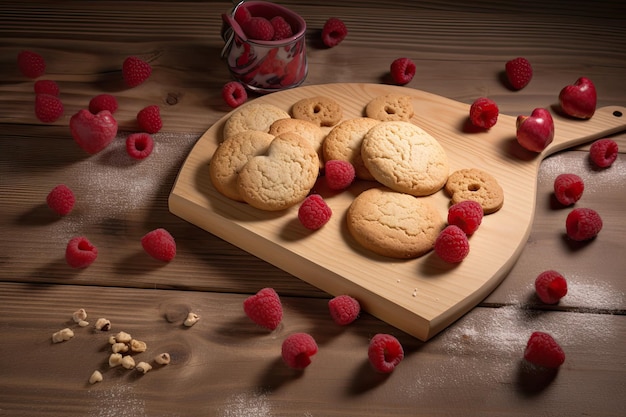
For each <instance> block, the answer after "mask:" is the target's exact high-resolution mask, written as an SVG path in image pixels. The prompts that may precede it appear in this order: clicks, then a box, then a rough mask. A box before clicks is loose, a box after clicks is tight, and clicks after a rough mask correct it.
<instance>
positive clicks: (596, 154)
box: [589, 139, 619, 168]
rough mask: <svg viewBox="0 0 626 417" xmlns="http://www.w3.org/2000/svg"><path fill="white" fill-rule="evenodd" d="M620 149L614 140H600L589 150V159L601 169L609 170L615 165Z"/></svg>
mask: <svg viewBox="0 0 626 417" xmlns="http://www.w3.org/2000/svg"><path fill="white" fill-rule="evenodd" d="M618 152H619V148H618V146H617V142H615V141H614V140H613V139H599V140H597V141H595V142H594V143H592V144H591V147H590V148H589V158H590V159H591V162H593V163H594V164H596V166H598V167H600V168H607V167H610V166H611V165H613V162H615V160H616V159H617V153H618Z"/></svg>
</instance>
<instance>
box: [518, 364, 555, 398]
mask: <svg viewBox="0 0 626 417" xmlns="http://www.w3.org/2000/svg"><path fill="white" fill-rule="evenodd" d="M558 372H559V371H558V369H550V368H543V367H540V366H535V365H533V364H531V363H529V362H527V361H525V360H521V361H520V362H519V363H518V366H517V375H516V380H515V385H516V389H517V391H519V392H520V393H522V394H523V395H525V396H528V397H532V396H535V395H539V394H541V393H542V392H543V391H544V390H545V389H546V388H547V387H548V386H549V385H550V384H551V383H552V381H554V379H555V378H556V376H557V374H558Z"/></svg>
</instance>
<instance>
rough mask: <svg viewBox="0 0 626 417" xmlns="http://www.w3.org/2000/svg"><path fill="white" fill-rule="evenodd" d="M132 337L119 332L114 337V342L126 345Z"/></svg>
mask: <svg viewBox="0 0 626 417" xmlns="http://www.w3.org/2000/svg"><path fill="white" fill-rule="evenodd" d="M132 339H133V338H132V336H131V335H130V334H128V333H126V332H119V333H118V334H116V335H115V340H116V341H117V342H118V343H128V342H130V341H131V340H132Z"/></svg>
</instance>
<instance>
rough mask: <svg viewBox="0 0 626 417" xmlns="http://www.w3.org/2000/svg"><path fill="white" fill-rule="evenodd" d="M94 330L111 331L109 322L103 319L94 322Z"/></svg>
mask: <svg viewBox="0 0 626 417" xmlns="http://www.w3.org/2000/svg"><path fill="white" fill-rule="evenodd" d="M96 330H102V331H103V332H106V331H109V330H111V321H110V320H107V319H105V318H99V319H98V320H96Z"/></svg>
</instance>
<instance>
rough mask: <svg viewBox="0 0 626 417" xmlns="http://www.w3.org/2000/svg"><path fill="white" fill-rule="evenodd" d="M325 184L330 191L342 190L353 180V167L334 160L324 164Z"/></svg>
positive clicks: (348, 163)
mask: <svg viewBox="0 0 626 417" xmlns="http://www.w3.org/2000/svg"><path fill="white" fill-rule="evenodd" d="M324 172H325V174H324V175H325V177H326V183H327V184H328V188H330V189H331V190H344V189H346V188H348V187H349V186H350V184H352V182H353V181H354V178H355V175H356V173H355V171H354V166H352V164H351V163H350V162H348V161H342V160H339V159H334V160H330V161H328V162H326V164H324Z"/></svg>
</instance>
